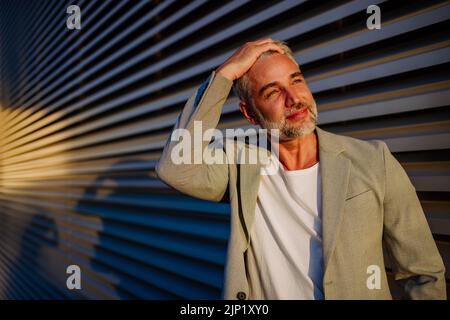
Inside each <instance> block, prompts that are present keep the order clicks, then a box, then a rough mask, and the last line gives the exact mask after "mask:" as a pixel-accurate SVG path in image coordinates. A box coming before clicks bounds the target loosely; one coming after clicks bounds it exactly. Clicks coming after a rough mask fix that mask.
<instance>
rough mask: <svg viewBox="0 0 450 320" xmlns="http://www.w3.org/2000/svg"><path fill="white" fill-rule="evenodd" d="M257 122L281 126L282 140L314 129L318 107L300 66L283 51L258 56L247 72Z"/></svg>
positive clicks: (268, 126) (265, 125)
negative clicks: (282, 52) (281, 52)
mask: <svg viewBox="0 0 450 320" xmlns="http://www.w3.org/2000/svg"><path fill="white" fill-rule="evenodd" d="M248 81H249V84H250V90H251V96H252V97H253V103H254V106H255V108H254V109H256V110H255V112H256V114H255V115H254V117H255V120H256V122H257V123H258V124H259V125H260V126H261V127H263V128H266V129H268V130H270V129H279V130H280V137H279V138H280V140H291V139H295V138H299V137H303V136H305V135H307V134H309V133H311V132H313V131H314V129H315V127H316V123H317V106H316V102H315V101H314V98H313V96H312V93H311V91H310V90H309V88H308V86H307V84H306V81H305V79H304V78H303V75H302V73H301V72H300V69H299V66H298V65H297V64H296V63H294V61H292V60H291V59H290V58H289V57H287V56H286V55H283V54H279V53H276V54H273V55H270V56H266V57H262V58H260V59H258V60H257V61H256V62H255V64H254V65H253V66H252V67H251V68H250V70H249V72H248Z"/></svg>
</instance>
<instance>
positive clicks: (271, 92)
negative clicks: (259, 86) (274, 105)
mask: <svg viewBox="0 0 450 320" xmlns="http://www.w3.org/2000/svg"><path fill="white" fill-rule="evenodd" d="M276 92H277V90H272V91H270V92H269V93H268V94H267V95H266V98H269V97H270V96H272V95H273V94H274V93H276Z"/></svg>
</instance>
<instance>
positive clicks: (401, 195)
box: [382, 142, 446, 299]
mask: <svg viewBox="0 0 450 320" xmlns="http://www.w3.org/2000/svg"><path fill="white" fill-rule="evenodd" d="M382 144H383V154H384V161H385V175H386V176H385V181H386V186H385V190H386V193H385V199H384V240H385V244H386V246H387V250H388V252H389V253H390V257H391V259H392V260H393V261H392V263H393V272H394V276H395V280H401V281H400V282H401V283H403V284H404V291H405V294H406V298H408V299H446V289H445V267H444V264H443V262H442V258H441V256H440V254H439V251H438V249H437V247H436V243H435V241H434V239H433V236H432V234H431V231H430V228H429V226H428V223H427V220H426V218H425V215H424V212H423V210H422V206H421V204H420V201H419V199H418V197H417V194H416V190H415V188H414V186H413V185H412V183H411V181H410V180H409V178H408V175H407V174H406V172H405V170H404V169H403V167H402V166H401V165H400V163H399V162H398V161H397V160H396V159H395V158H394V156H393V155H392V154H391V152H390V151H389V149H388V147H387V145H386V144H385V143H384V142H383V143H382Z"/></svg>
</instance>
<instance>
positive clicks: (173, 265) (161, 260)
mask: <svg viewBox="0 0 450 320" xmlns="http://www.w3.org/2000/svg"><path fill="white" fill-rule="evenodd" d="M153 166H154V161H143V160H127V161H121V162H117V163H115V164H114V165H112V166H110V167H109V168H108V169H107V170H105V171H104V172H103V173H102V174H101V175H99V176H98V177H97V178H96V179H95V180H94V181H92V182H91V183H90V186H89V187H87V188H86V189H85V190H84V193H83V195H82V196H81V200H80V201H79V202H78V203H77V204H76V207H75V208H74V211H75V212H76V213H77V214H78V215H82V216H83V218H84V220H90V219H94V220H95V219H96V218H97V223H96V229H97V232H96V236H93V237H92V239H91V240H92V242H93V245H92V252H91V253H90V261H89V265H87V266H85V268H87V270H86V269H83V266H81V265H80V267H81V269H82V274H83V291H84V292H83V295H84V297H86V298H90V299H92V298H100V299H136V298H139V299H183V298H184V297H190V296H195V297H197V296H199V297H200V298H204V299H218V298H219V297H220V289H215V290H214V288H213V289H211V286H205V285H204V284H200V283H197V284H196V283H195V281H186V279H185V278H184V277H181V276H180V274H183V275H186V274H189V273H190V269H189V268H190V267H192V266H193V265H194V268H205V271H204V273H205V274H208V268H210V269H211V267H210V266H209V267H208V266H201V265H200V267H199V264H198V263H197V265H195V262H194V263H193V262H192V261H191V260H190V259H189V258H186V257H185V256H183V255H177V254H176V253H173V252H169V251H166V250H164V249H162V248H161V247H165V245H166V244H167V245H169V244H170V247H171V249H174V248H175V247H176V246H178V247H176V248H175V250H178V249H180V247H183V246H184V245H185V244H183V242H186V241H190V240H189V239H186V235H179V234H178V235H177V234H175V233H173V232H172V231H170V232H168V231H166V230H165V227H164V226H165V225H169V224H170V223H174V224H177V223H178V225H181V224H182V223H183V222H182V221H180V222H178V221H174V220H176V219H177V218H176V217H174V216H172V215H171V214H165V209H164V208H163V209H160V208H161V207H160V206H161V205H162V206H163V207H164V206H165V204H166V203H167V204H170V201H172V202H173V201H174V200H173V196H170V195H167V189H165V188H163V189H157V190H158V191H153V189H149V187H148V186H151V185H153V184H159V181H158V180H157V178H153V177H151V176H150V175H149V172H150V171H151V170H152V168H153ZM156 188H158V186H157V185H156ZM164 193H166V194H164ZM152 201H153V202H152ZM154 202H160V203H159V204H158V205H157V206H156V207H155V206H154V205H153V203H154ZM98 218H99V219H98ZM155 225H159V226H161V225H162V226H163V227H161V228H160V227H154V226H155ZM183 237H184V238H183ZM196 241H198V240H196ZM200 241H201V240H200ZM203 241H204V240H203ZM180 243H181V245H180ZM206 245H208V244H206ZM211 247H213V245H211ZM181 250H182V249H181ZM213 250H214V247H213ZM182 253H183V252H182ZM206 254H207V253H206ZM74 263H76V262H74ZM203 265H205V263H203ZM216 269H217V268H216ZM197 272H198V270H197ZM214 272H216V270H214ZM216 274H223V269H221V270H219V271H218V272H216V273H215V274H214V275H216ZM205 277H206V276H205ZM216 279H217V277H216ZM88 282H89V283H88ZM191 290H192V292H191ZM196 292H197V293H198V292H200V294H197V293H196Z"/></svg>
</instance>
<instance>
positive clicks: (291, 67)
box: [249, 54, 301, 86]
mask: <svg viewBox="0 0 450 320" xmlns="http://www.w3.org/2000/svg"><path fill="white" fill-rule="evenodd" d="M299 72H300V73H301V70H300V66H299V65H298V64H296V63H295V62H294V61H292V60H291V58H289V57H287V56H286V55H281V54H276V55H271V56H268V57H264V58H261V59H259V60H257V61H256V62H255V64H254V65H253V67H252V68H251V70H250V72H249V80H250V81H251V82H253V84H254V85H256V86H264V85H266V84H267V83H270V82H274V81H282V80H285V79H289V78H291V77H292V76H293V75H295V74H297V75H298V73H299Z"/></svg>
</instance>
